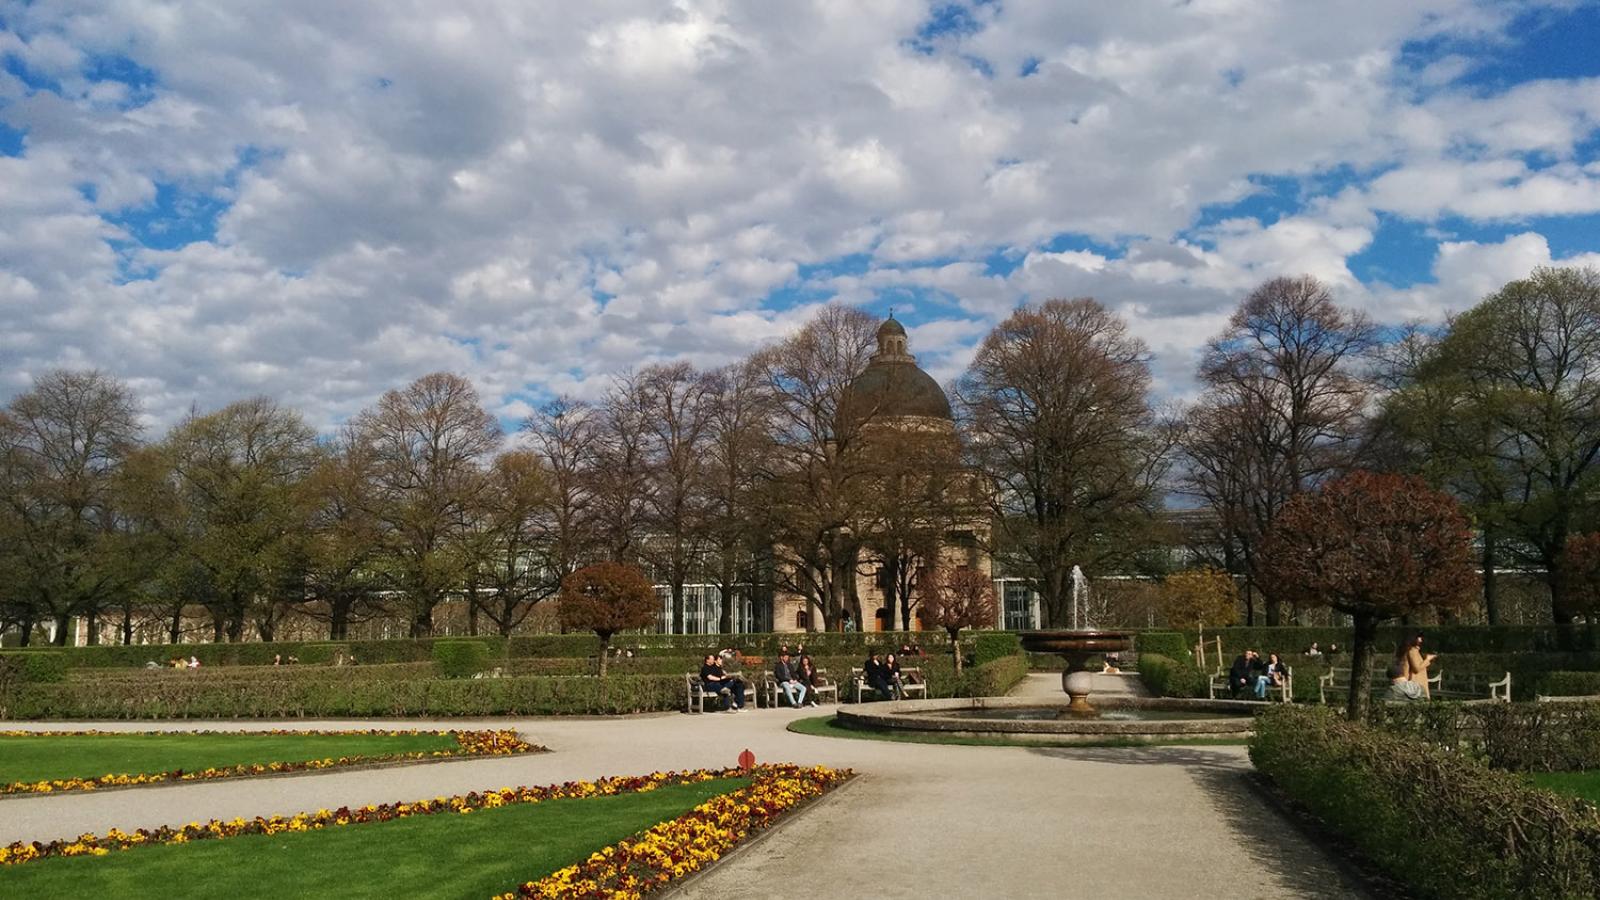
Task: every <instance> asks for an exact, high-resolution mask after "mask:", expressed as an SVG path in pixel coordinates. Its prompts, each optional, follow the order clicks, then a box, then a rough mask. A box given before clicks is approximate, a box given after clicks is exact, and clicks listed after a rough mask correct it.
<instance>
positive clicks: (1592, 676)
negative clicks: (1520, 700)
mask: <svg viewBox="0 0 1600 900" xmlns="http://www.w3.org/2000/svg"><path fill="white" fill-rule="evenodd" d="M1512 687H1516V682H1515V680H1513V681H1512ZM1535 688H1536V692H1537V693H1540V694H1544V695H1546V696H1549V697H1596V696H1600V672H1568V671H1560V670H1557V671H1553V672H1545V673H1544V674H1543V675H1542V676H1540V677H1539V679H1538V680H1537V681H1536V682H1535Z"/></svg>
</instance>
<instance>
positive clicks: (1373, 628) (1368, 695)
mask: <svg viewBox="0 0 1600 900" xmlns="http://www.w3.org/2000/svg"><path fill="white" fill-rule="evenodd" d="M1377 643H1378V618H1377V616H1374V615H1371V614H1361V615H1357V616H1356V617H1355V640H1354V645H1353V646H1352V647H1351V648H1350V700H1349V703H1348V704H1347V705H1346V707H1345V718H1347V719H1349V720H1350V721H1352V722H1365V721H1366V720H1367V712H1368V709H1369V708H1370V706H1371V700H1372V650H1373V648H1374V647H1375V646H1377Z"/></svg>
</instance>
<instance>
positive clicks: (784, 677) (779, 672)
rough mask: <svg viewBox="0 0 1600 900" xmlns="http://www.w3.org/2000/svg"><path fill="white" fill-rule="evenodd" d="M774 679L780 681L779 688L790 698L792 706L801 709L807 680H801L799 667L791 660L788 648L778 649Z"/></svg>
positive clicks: (773, 672) (773, 671)
mask: <svg viewBox="0 0 1600 900" xmlns="http://www.w3.org/2000/svg"><path fill="white" fill-rule="evenodd" d="M772 680H773V681H776V682H777V683H778V690H780V691H783V694H784V696H785V697H788V698H789V705H790V706H792V707H794V708H795V709H799V708H800V706H801V704H803V703H804V702H805V699H806V686H805V682H803V681H801V680H800V672H799V670H798V668H797V667H796V666H795V664H794V663H793V662H792V661H790V659H789V650H788V648H784V649H782V650H779V651H778V661H777V662H775V663H773V664H772Z"/></svg>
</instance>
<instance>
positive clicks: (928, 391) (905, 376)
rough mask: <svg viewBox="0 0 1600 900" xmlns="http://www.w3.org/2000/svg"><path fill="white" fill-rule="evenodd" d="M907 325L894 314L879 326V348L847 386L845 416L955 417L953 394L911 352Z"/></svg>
mask: <svg viewBox="0 0 1600 900" xmlns="http://www.w3.org/2000/svg"><path fill="white" fill-rule="evenodd" d="M906 344H907V340H906V329H905V326H903V325H901V324H900V323H899V322H898V321H896V320H895V318H894V317H893V316H890V317H889V318H888V319H886V320H884V323H883V324H882V325H879V326H878V352H877V353H874V354H873V355H872V361H871V362H869V363H868V364H867V368H866V371H864V372H862V373H861V374H860V375H858V376H856V379H855V380H854V381H852V382H850V386H849V387H847V388H846V389H845V393H844V397H843V398H842V400H841V402H840V405H839V414H840V416H841V417H849V418H851V419H853V420H855V421H861V420H865V419H885V418H902V417H918V418H925V419H943V420H945V421H953V418H954V417H953V416H952V415H951V413H950V398H949V397H946V396H945V393H944V389H943V388H941V387H939V383H938V382H937V381H934V380H933V376H931V375H929V374H928V373H927V372H924V371H922V369H921V368H919V367H918V366H917V358H916V357H915V356H912V355H911V354H910V352H908V350H907V347H906Z"/></svg>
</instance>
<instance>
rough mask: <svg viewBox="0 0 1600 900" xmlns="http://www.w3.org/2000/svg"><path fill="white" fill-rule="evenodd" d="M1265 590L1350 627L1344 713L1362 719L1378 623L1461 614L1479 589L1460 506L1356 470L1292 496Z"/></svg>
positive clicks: (1418, 483) (1423, 487)
mask: <svg viewBox="0 0 1600 900" xmlns="http://www.w3.org/2000/svg"><path fill="white" fill-rule="evenodd" d="M1257 564H1258V566H1259V571H1258V574H1259V575H1261V577H1262V581H1263V584H1264V585H1265V586H1266V587H1267V589H1268V590H1270V591H1274V592H1276V596H1277V597H1278V598H1279V599H1282V600H1291V601H1294V602H1296V603H1299V604H1301V605H1307V606H1316V605H1325V606H1331V607H1333V608H1334V609H1336V610H1339V611H1340V612H1343V613H1346V614H1348V615H1349V616H1351V617H1352V618H1353V619H1354V620H1355V641H1354V646H1353V647H1352V648H1351V660H1350V700H1349V704H1348V707H1347V711H1346V714H1347V715H1348V717H1349V718H1351V719H1353V720H1360V719H1364V718H1365V717H1366V714H1367V709H1368V705H1369V704H1368V700H1369V696H1370V694H1371V691H1372V658H1373V647H1374V646H1375V645H1376V643H1377V637H1378V625H1379V623H1380V622H1383V621H1384V620H1386V619H1392V618H1396V617H1399V616H1403V615H1408V614H1411V613H1417V612H1422V611H1425V610H1428V609H1441V610H1444V609H1457V608H1461V607H1463V606H1466V605H1467V604H1468V603H1469V602H1470V601H1471V592H1472V590H1473V588H1474V587H1475V586H1476V585H1477V574H1476V573H1475V572H1474V571H1473V567H1472V533H1471V531H1470V530H1469V528H1468V526H1467V520H1466V517H1465V516H1463V515H1462V513H1461V508H1460V506H1458V505H1457V503H1456V501H1455V500H1453V499H1451V498H1450V497H1449V496H1448V495H1446V494H1442V493H1440V492H1439V491H1436V490H1433V489H1432V488H1430V487H1428V485H1427V483H1426V482H1424V481H1423V480H1422V479H1420V478H1415V477H1408V476H1403V475H1386V474H1377V473H1373V472H1354V473H1351V474H1350V475H1346V476H1344V477H1343V478H1339V479H1338V480H1336V481H1332V482H1329V483H1328V484H1327V485H1326V486H1324V487H1323V488H1322V489H1321V490H1320V491H1316V492H1314V493H1304V494H1299V495H1297V496H1295V497H1294V498H1293V499H1292V500H1290V501H1289V503H1288V504H1286V505H1285V506H1284V508H1283V511H1282V512H1280V513H1279V514H1278V517H1277V519H1276V520H1274V522H1273V525H1272V530H1271V531H1270V532H1269V533H1268V535H1267V539H1266V541H1265V542H1264V543H1263V546H1262V548H1261V553H1260V556H1259V557H1258V559H1257Z"/></svg>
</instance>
